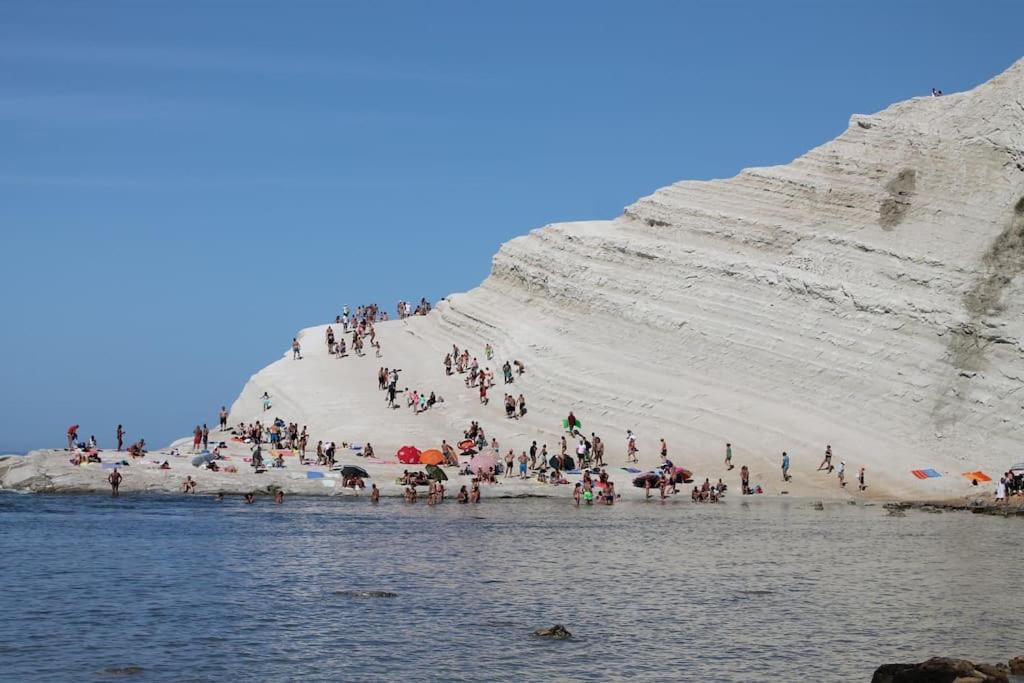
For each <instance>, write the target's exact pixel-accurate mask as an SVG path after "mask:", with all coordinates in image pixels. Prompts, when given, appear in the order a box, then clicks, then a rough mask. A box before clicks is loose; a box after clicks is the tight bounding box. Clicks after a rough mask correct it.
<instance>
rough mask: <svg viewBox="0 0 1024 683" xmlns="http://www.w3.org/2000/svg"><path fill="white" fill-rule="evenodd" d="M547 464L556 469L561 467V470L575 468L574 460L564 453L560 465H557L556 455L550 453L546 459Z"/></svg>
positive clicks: (566, 470) (565, 470)
mask: <svg viewBox="0 0 1024 683" xmlns="http://www.w3.org/2000/svg"><path fill="white" fill-rule="evenodd" d="M548 464H549V465H551V466H552V467H554V468H556V469H561V470H562V471H563V472H568V471H570V470H574V469H576V462H575V461H574V460H573V459H572V456H571V455H566V456H564V457H563V458H562V467H561V468H559V467H558V456H557V455H552V456H551V458H550V459H549V460H548Z"/></svg>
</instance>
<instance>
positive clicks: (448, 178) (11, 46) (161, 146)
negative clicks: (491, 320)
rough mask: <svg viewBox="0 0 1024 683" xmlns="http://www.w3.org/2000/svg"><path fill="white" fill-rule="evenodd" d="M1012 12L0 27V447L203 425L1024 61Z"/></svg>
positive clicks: (201, 18)
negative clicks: (505, 247) (694, 195)
mask: <svg viewBox="0 0 1024 683" xmlns="http://www.w3.org/2000/svg"><path fill="white" fill-rule="evenodd" d="M1022 24H1024V3H1020V2H984V3H962V2H902V3H901V2H873V1H870V0H860V1H858V2H754V1H753V0H751V1H750V2H692V3H687V2H643V1H633V2H628V3H627V2H619V3H610V2H595V1H590V2H568V1H566V2H557V1H556V2H552V1H548V2H516V3H496V2H494V3H492V2H431V3H427V2H385V1H374V2H351V3H346V2H336V3H327V2H318V3H301V2H296V3H269V2H267V3H262V2H260V3H243V2H230V3H223V2H222V3H218V2H203V3H198V2H196V3H190V2H175V3H169V2H168V3H161V2H123V3H110V2H100V1H96V2H89V3H81V2H74V3H72V2H67V3H60V2H48V3H33V2H4V3H2V4H0V230H2V234H3V242H2V243H3V245H4V252H5V253H4V256H5V258H4V268H3V279H4V282H5V285H6V286H5V287H4V294H3V296H2V298H0V315H2V317H3V320H4V329H5V332H4V334H3V335H0V353H2V355H0V357H2V358H3V362H2V364H0V386H2V393H0V412H2V415H3V419H2V420H0V425H2V429H0V452H7V451H23V450H27V449H29V448H35V447H40V446H46V445H56V444H59V443H60V442H61V440H62V437H63V432H64V429H65V428H66V426H67V425H68V424H70V423H72V422H78V423H80V424H81V425H82V431H83V432H84V433H85V434H86V435H88V434H93V433H95V434H96V435H97V437H98V438H99V439H100V441H101V443H103V442H107V443H109V442H110V440H111V438H112V435H113V431H114V427H115V426H116V425H117V423H118V422H122V423H124V424H125V425H126V428H127V430H128V432H129V436H130V437H131V438H137V437H138V436H144V437H146V439H147V441H149V442H150V443H152V444H159V445H163V444H165V443H167V442H169V441H170V440H171V439H172V438H175V437H177V436H180V435H184V434H186V433H188V432H189V431H190V429H191V427H192V426H194V425H195V423H196V422H201V421H216V410H217V409H218V407H219V406H220V405H221V404H230V402H231V401H232V400H233V399H234V397H235V395H236V394H237V392H238V391H239V390H240V389H241V386H242V384H243V383H244V382H245V380H246V379H247V378H248V377H249V375H251V374H252V373H254V372H255V371H257V370H258V369H259V368H260V367H262V366H263V365H265V364H267V363H268V362H271V361H272V360H274V359H275V358H277V357H278V356H279V355H280V354H281V353H282V352H283V351H284V350H285V348H286V347H287V345H288V343H289V341H290V340H291V337H292V335H293V334H294V333H295V331H296V330H298V329H299V328H301V327H305V326H309V325H313V324H319V323H323V322H325V321H327V320H328V319H330V318H333V316H334V315H335V314H336V313H337V312H338V311H339V310H340V308H341V306H342V305H343V304H345V303H348V304H351V305H353V306H354V305H356V304H359V303H366V302H371V301H377V302H381V303H382V304H385V305H386V306H387V308H388V309H389V310H390V309H392V308H393V306H394V302H395V301H397V300H398V299H400V298H406V299H416V300H418V299H419V297H420V296H427V297H430V298H432V299H436V298H438V297H440V296H444V295H445V294H448V293H449V292H454V291H464V290H467V289H470V288H472V287H474V286H475V285H477V284H478V283H479V282H480V281H481V280H482V279H483V278H484V277H486V275H487V272H488V270H489V268H490V258H491V256H492V254H493V253H494V252H495V251H496V250H497V248H498V246H499V245H500V244H501V243H502V242H503V241H505V240H507V239H509V238H511V237H514V236H516V235H519V234H522V233H524V232H526V231H528V230H530V229H532V228H535V227H538V226H541V225H544V224H546V223H549V222H554V221H560V220H574V219H590V218H610V217H613V216H615V215H617V214H618V213H620V212H621V210H622V208H623V207H624V206H626V205H627V204H629V203H630V202H632V201H633V200H635V199H636V198H638V197H640V196H642V195H645V194H649V193H650V192H652V191H653V190H654V189H656V188H658V187H659V186H662V185H666V184H668V183H671V182H673V181H676V180H682V179H687V178H713V177H727V176H731V175H733V174H735V173H736V172H737V171H739V170H740V169H741V168H743V167H744V166H756V165H767V164H774V163H786V162H788V161H790V160H791V159H792V158H793V157H795V156H798V155H799V154H801V153H803V152H804V151H805V150H807V149H808V148H810V147H812V146H814V145H817V144H820V143H822V142H824V141H826V140H828V139H830V138H832V137H834V136H835V135H837V134H838V133H839V132H841V131H842V130H843V129H844V128H845V126H846V124H847V122H848V119H849V116H850V114H852V113H869V112H872V111H877V110H879V109H881V108H883V107H885V106H887V105H888V104H890V103H892V102H894V101H898V100H901V99H906V98H908V97H911V96H913V95H922V94H927V93H928V91H929V88H931V87H932V86H936V87H939V88H942V89H944V90H946V91H947V92H951V91H955V90H961V89H966V88H969V87H972V86H973V85H975V84H977V83H980V82H982V81H984V80H986V79H988V78H990V77H991V76H993V75H995V74H996V73H998V72H1000V71H1002V70H1003V69H1005V68H1006V67H1008V66H1009V65H1010V64H1011V63H1012V62H1013V61H1014V60H1016V59H1018V58H1020V57H1021V56H1022V55H1024V43H1022V42H1021V40H1020V33H1019V31H1020V26H1021V25H1022Z"/></svg>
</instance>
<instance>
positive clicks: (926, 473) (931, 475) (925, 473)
mask: <svg viewBox="0 0 1024 683" xmlns="http://www.w3.org/2000/svg"><path fill="white" fill-rule="evenodd" d="M910 473H911V474H913V475H914V476H915V477H917V478H918V479H936V478H938V477H941V476H942V475H941V474H939V473H938V472H936V471H935V470H933V469H931V468H928V469H926V470H910Z"/></svg>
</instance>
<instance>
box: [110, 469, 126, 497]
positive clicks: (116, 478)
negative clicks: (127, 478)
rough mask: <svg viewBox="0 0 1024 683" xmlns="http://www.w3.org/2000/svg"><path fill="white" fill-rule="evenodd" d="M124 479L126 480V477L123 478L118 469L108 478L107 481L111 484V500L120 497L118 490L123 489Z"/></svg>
mask: <svg viewBox="0 0 1024 683" xmlns="http://www.w3.org/2000/svg"><path fill="white" fill-rule="evenodd" d="M122 479H124V477H122V476H121V473H120V472H118V471H117V468H116V467H115V468H114V471H113V472H111V473H110V476H109V477H107V481H109V482H110V497H111V498H117V496H118V491H117V490H118V489H119V488H120V487H121V480H122Z"/></svg>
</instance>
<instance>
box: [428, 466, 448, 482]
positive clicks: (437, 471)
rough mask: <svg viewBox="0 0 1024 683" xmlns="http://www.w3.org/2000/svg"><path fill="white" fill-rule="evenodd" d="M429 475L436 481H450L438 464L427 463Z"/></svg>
mask: <svg viewBox="0 0 1024 683" xmlns="http://www.w3.org/2000/svg"><path fill="white" fill-rule="evenodd" d="M427 477H429V478H430V479H433V480H434V481H448V475H447V474H445V473H444V470H442V469H441V468H440V467H438V466H437V465H427Z"/></svg>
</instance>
